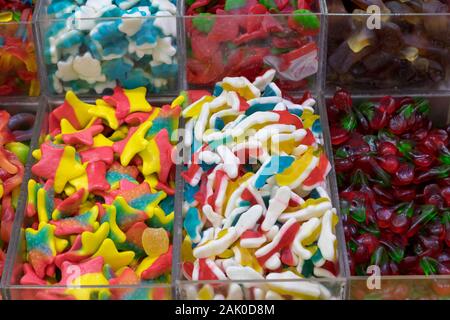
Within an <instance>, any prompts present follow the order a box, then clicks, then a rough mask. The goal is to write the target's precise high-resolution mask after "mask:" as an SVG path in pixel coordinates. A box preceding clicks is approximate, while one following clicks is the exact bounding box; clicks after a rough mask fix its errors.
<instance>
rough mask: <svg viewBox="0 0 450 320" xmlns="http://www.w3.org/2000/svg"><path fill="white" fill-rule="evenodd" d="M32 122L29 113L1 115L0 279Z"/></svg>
mask: <svg viewBox="0 0 450 320" xmlns="http://www.w3.org/2000/svg"><path fill="white" fill-rule="evenodd" d="M34 118H35V117H34V115H33V114H29V113H18V114H16V115H13V116H11V115H10V114H9V113H8V112H6V111H4V110H2V111H0V200H1V211H0V278H1V276H2V271H3V265H4V262H5V258H6V257H5V253H6V249H7V247H8V242H9V239H10V237H11V231H12V225H13V222H14V216H15V212H16V209H17V202H18V198H19V193H20V185H21V184H22V181H23V176H24V172H25V169H24V166H25V164H26V162H27V157H28V153H29V150H30V148H29V146H28V144H29V141H30V140H31V133H32V130H33V123H34Z"/></svg>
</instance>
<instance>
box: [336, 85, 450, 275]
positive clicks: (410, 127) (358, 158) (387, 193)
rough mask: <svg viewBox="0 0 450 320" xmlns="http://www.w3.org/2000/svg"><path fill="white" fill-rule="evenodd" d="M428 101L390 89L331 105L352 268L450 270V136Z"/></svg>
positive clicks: (339, 95)
mask: <svg viewBox="0 0 450 320" xmlns="http://www.w3.org/2000/svg"><path fill="white" fill-rule="evenodd" d="M430 108H431V106H430V102H428V101H427V100H426V99H422V98H414V99H413V98H410V97H404V98H393V97H390V96H386V97H383V98H381V99H373V100H370V101H364V102H360V103H352V100H351V97H350V94H349V93H348V92H346V91H344V90H340V91H338V92H336V94H335V96H334V99H332V101H331V102H330V104H329V106H328V115H329V119H330V131H331V135H332V143H333V147H334V155H335V161H334V163H335V170H336V173H337V178H338V185H339V192H340V193H339V195H340V199H341V212H342V215H343V219H344V228H345V237H346V242H347V245H348V254H349V261H350V270H351V272H352V274H356V275H365V274H367V272H368V270H367V268H368V266H370V265H378V266H379V267H380V269H381V273H382V274H383V275H399V274H401V275H423V274H425V275H430V274H444V275H445V274H449V273H450V264H449V263H450V260H449V259H448V255H449V252H450V251H449V250H450V249H449V244H450V243H449V241H448V237H447V236H446V233H447V232H448V231H449V230H450V229H449V228H448V226H449V217H450V215H449V214H450V197H449V190H450V186H449V179H448V177H449V175H450V152H449V147H450V145H449V142H450V139H449V135H448V131H447V130H445V129H439V128H436V127H434V126H433V123H432V121H431V120H430V119H429V118H428V113H429V112H430Z"/></svg>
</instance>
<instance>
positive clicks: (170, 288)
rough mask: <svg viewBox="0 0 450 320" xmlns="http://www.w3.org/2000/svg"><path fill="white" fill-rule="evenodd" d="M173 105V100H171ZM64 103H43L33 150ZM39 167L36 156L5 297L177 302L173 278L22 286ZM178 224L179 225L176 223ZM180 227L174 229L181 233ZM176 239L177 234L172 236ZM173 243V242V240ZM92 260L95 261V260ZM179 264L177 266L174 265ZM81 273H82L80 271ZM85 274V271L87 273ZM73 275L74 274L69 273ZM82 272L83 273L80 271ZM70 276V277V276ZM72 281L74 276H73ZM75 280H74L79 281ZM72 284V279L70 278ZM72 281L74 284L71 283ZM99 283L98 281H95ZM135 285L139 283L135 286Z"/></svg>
mask: <svg viewBox="0 0 450 320" xmlns="http://www.w3.org/2000/svg"><path fill="white" fill-rule="evenodd" d="M170 101H171V100H170ZM85 102H87V103H93V101H91V100H85ZM167 102H168V101H167V100H164V99H159V100H158V99H152V105H153V107H155V108H157V107H159V106H162V105H164V104H166V103H167ZM61 103H62V101H61V100H49V99H42V106H41V108H40V110H41V111H40V114H39V116H38V119H37V121H36V122H37V123H39V126H37V127H38V128H36V130H35V134H34V140H33V145H32V149H33V150H35V149H37V148H38V147H39V146H40V144H41V143H42V142H43V141H44V138H45V136H46V135H47V134H48V132H49V125H48V118H49V114H50V112H51V111H52V110H53V109H54V108H56V107H58V106H60V105H61ZM34 163H35V160H34V158H33V157H32V156H30V157H29V159H28V166H27V177H26V179H24V183H23V186H25V187H24V188H25V189H24V192H23V194H22V196H21V198H22V202H21V204H22V205H21V210H20V213H18V214H17V216H16V219H15V222H14V227H13V229H14V230H13V236H12V238H13V239H14V242H13V243H11V248H10V250H9V252H8V256H7V262H6V266H5V273H4V279H3V282H2V286H3V288H4V293H5V297H6V298H7V299H12V300H47V299H51V300H73V299H77V300H105V299H110V300H168V299H173V298H174V297H175V295H174V292H175V290H174V284H173V281H172V277H170V276H168V277H167V278H166V279H167V281H166V282H163V281H161V282H157V281H152V280H148V281H142V282H141V283H139V284H118V285H105V284H104V283H101V285H100V284H98V285H97V284H94V285H80V286H76V285H71V284H69V285H64V284H60V283H56V284H54V285H50V284H48V285H42V284H40V285H29V284H21V278H22V277H23V276H24V273H25V270H26V269H24V263H25V259H26V254H27V253H26V242H25V228H27V227H30V226H31V224H32V219H31V218H29V217H28V216H27V214H26V207H27V199H28V191H27V187H26V186H27V185H28V181H29V180H30V179H31V178H34V176H33V174H32V172H31V167H32V165H33V164H34ZM174 224H175V222H174ZM177 228H178V227H177V226H176V225H174V226H173V229H174V230H175V229H177ZM171 234H172V236H173V232H172V233H171ZM171 243H172V240H171ZM91 260H92V259H91ZM174 263H175V262H174ZM77 270H78V271H80V270H81V269H77ZM77 270H74V274H73V276H74V277H75V278H76V277H77V275H78V276H83V274H82V273H77V272H78V271H77ZM83 270H84V269H83ZM67 272H68V273H71V271H70V270H69V271H67ZM80 272H82V271H80ZM59 273H60V271H59V270H58V271H57V275H56V276H55V277H56V278H58V279H59V277H60V275H59ZM68 273H66V274H68ZM69 277H70V276H69ZM75 278H73V279H75ZM68 280H69V278H68ZM71 281H72V280H71ZM94 283H95V280H94ZM133 283H135V282H133Z"/></svg>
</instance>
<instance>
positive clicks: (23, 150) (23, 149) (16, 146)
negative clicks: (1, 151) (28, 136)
mask: <svg viewBox="0 0 450 320" xmlns="http://www.w3.org/2000/svg"><path fill="white" fill-rule="evenodd" d="M6 150H8V151H11V152H12V153H14V154H15V155H16V156H17V158H19V160H20V162H22V164H24V165H25V164H26V163H27V157H28V152H29V151H30V147H29V146H27V145H26V144H23V143H20V142H10V143H8V144H7V145H6Z"/></svg>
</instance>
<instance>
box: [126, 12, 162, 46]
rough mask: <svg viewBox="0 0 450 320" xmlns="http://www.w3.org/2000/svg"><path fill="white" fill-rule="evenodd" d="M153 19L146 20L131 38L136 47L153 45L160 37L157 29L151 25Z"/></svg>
mask: <svg viewBox="0 0 450 320" xmlns="http://www.w3.org/2000/svg"><path fill="white" fill-rule="evenodd" d="M153 20H154V19H147V20H146V21H145V22H144V23H143V24H142V27H141V29H140V30H139V31H138V32H137V33H136V34H135V35H134V36H132V37H131V39H132V40H134V41H136V45H137V46H142V45H143V44H146V43H149V44H154V43H156V41H157V40H158V38H160V37H162V34H161V31H160V30H159V28H155V26H154V25H153V23H154V21H153Z"/></svg>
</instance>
